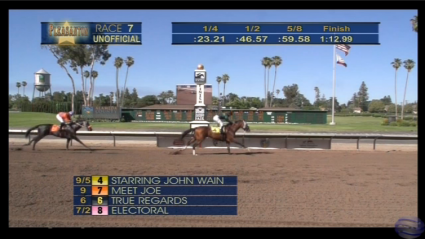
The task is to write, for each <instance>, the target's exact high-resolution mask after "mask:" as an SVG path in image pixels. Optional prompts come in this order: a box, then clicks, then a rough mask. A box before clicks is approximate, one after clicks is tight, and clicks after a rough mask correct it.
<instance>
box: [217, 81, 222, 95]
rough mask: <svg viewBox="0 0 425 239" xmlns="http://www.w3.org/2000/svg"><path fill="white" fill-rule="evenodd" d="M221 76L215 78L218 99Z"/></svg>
mask: <svg viewBox="0 0 425 239" xmlns="http://www.w3.org/2000/svg"><path fill="white" fill-rule="evenodd" d="M221 80H222V79H221V76H217V84H218V87H217V90H218V97H220V82H221Z"/></svg>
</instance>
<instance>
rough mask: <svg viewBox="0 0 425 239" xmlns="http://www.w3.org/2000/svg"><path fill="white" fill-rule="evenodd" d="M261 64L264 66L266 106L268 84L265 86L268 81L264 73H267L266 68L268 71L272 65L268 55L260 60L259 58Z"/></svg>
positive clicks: (265, 101)
mask: <svg viewBox="0 0 425 239" xmlns="http://www.w3.org/2000/svg"><path fill="white" fill-rule="evenodd" d="M261 65H263V66H264V107H267V105H268V104H267V100H268V96H267V93H268V90H269V89H268V86H267V82H268V80H267V78H268V77H266V73H267V70H269V73H270V67H271V66H272V59H271V58H270V57H264V58H263V59H262V60H261Z"/></svg>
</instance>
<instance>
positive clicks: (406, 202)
mask: <svg viewBox="0 0 425 239" xmlns="http://www.w3.org/2000/svg"><path fill="white" fill-rule="evenodd" d="M18 145H21V144H18ZM18 145H16V144H14V143H9V154H10V155H9V180H10V182H9V203H10V204H9V225H10V227H394V224H395V222H396V221H397V220H398V219H399V218H400V217H403V216H417V211H418V206H417V205H418V201H417V198H418V194H417V192H418V189H417V173H418V171H417V161H418V158H417V152H414V151H413V152H408V151H407V152H406V151H342V150H324V151H296V150H275V151H264V150H252V151H251V153H250V154H248V153H247V152H246V151H244V150H233V152H234V154H233V155H227V154H225V152H226V151H225V150H211V149H200V150H198V153H199V154H200V155H199V156H196V157H195V156H192V155H191V153H192V152H191V150H186V151H185V152H184V153H182V154H180V155H170V152H172V151H175V150H171V149H160V148H155V147H148V146H143V147H142V146H139V147H137V148H135V147H131V148H130V147H128V148H125V147H123V146H120V147H116V148H113V147H110V146H107V147H106V146H95V147H93V148H94V149H95V151H93V152H89V151H88V150H86V149H83V148H82V147H81V146H77V145H74V146H72V147H71V149H70V150H69V151H66V150H64V145H63V142H62V144H57V145H53V144H49V145H46V144H44V145H43V144H41V143H40V144H39V145H37V148H36V150H35V151H32V150H31V148H29V147H20V146H18ZM77 175H88V176H90V175H111V176H112V175H115V176H117V175H122V176H144V175H150V176H160V175H164V176H178V175H185V176H187V175H193V176H206V175H220V176H226V175H227V176H238V215H237V216H104V217H102V216H98V217H95V216H74V215H73V196H72V195H73V193H72V192H73V176H77Z"/></svg>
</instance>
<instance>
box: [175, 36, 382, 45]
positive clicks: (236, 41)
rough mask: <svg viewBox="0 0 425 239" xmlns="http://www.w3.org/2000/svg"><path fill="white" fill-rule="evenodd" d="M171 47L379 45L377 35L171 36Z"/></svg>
mask: <svg viewBox="0 0 425 239" xmlns="http://www.w3.org/2000/svg"><path fill="white" fill-rule="evenodd" d="M172 44H173V45H225V44H231V45H288V44H304V45H317V44H320V45H323V44H328V45H332V44H353V45H355V44H364V45H380V43H379V35H378V34H222V35H221V34H173V36H172Z"/></svg>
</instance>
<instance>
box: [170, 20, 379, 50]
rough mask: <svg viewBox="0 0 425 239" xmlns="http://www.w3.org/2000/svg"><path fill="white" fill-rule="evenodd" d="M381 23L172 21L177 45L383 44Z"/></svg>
mask: <svg viewBox="0 0 425 239" xmlns="http://www.w3.org/2000/svg"><path fill="white" fill-rule="evenodd" d="M379 24H380V23H379V22H338V23H336V22H327V23H326V22H325V23H223V22H221V23H216V22H203V23H202V22H200V23H196V22H174V23H172V29H173V30H172V31H173V32H172V44H173V45H205V44H207V45H214V44H215V45H219V44H231V45H239V44H240V45H251V44H254V45H270V44H272V45H280V44H364V45H380V43H379Z"/></svg>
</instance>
